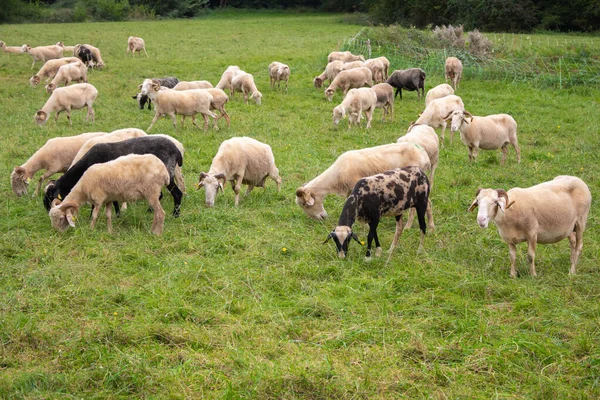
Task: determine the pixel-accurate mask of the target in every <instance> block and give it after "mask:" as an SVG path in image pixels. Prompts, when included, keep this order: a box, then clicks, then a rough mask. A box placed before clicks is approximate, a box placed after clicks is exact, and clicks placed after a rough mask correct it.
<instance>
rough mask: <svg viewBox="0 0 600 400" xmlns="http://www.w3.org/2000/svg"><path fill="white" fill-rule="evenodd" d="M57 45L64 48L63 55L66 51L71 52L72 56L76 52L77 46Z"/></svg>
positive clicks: (62, 43)
mask: <svg viewBox="0 0 600 400" xmlns="http://www.w3.org/2000/svg"><path fill="white" fill-rule="evenodd" d="M56 45H57V46H60V47H62V48H63V53H64V52H65V51H68V52H70V53H71V54H73V52H74V50H75V46H65V43H64V42H58V43H56Z"/></svg>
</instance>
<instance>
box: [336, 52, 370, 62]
mask: <svg viewBox="0 0 600 400" xmlns="http://www.w3.org/2000/svg"><path fill="white" fill-rule="evenodd" d="M336 60H340V61H343V62H351V61H365V57H364V56H362V55H357V56H355V55H354V54H352V53H350V52H349V51H334V52H332V53H329V55H328V56H327V62H328V63H330V62H332V61H336Z"/></svg>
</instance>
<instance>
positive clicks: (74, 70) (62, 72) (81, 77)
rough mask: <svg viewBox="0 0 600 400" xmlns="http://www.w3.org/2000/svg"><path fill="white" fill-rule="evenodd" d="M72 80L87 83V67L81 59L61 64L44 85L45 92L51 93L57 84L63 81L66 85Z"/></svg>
mask: <svg viewBox="0 0 600 400" xmlns="http://www.w3.org/2000/svg"><path fill="white" fill-rule="evenodd" d="M72 81H77V82H86V83H87V67H86V66H85V65H84V64H83V62H81V60H79V61H77V62H73V63H69V64H65V65H62V66H61V67H60V68H59V69H58V72H57V73H56V75H55V76H54V78H53V79H52V82H50V83H49V84H48V85H47V86H46V92H48V93H52V92H54V90H55V89H56V88H57V87H58V85H60V84H62V83H64V84H65V86H68V85H69V84H70V83H71V82H72Z"/></svg>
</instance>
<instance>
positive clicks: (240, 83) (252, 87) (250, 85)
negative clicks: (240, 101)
mask: <svg viewBox="0 0 600 400" xmlns="http://www.w3.org/2000/svg"><path fill="white" fill-rule="evenodd" d="M236 91H237V92H242V93H243V94H244V103H246V104H248V95H250V99H252V100H254V102H255V103H256V104H258V105H259V106H260V104H261V99H262V93H261V92H259V91H258V89H257V87H256V84H255V83H254V77H253V76H252V74H249V73H247V72H244V71H238V72H236V73H235V74H234V75H233V78H231V98H232V99H233V93H234V92H236Z"/></svg>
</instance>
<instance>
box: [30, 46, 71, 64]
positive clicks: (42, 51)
mask: <svg viewBox="0 0 600 400" xmlns="http://www.w3.org/2000/svg"><path fill="white" fill-rule="evenodd" d="M21 51H22V52H23V53H27V54H29V55H30V56H31V58H32V59H33V62H32V63H31V69H33V66H34V65H35V63H36V61H43V62H46V61H48V60H53V59H56V58H61V57H62V56H63V51H64V49H63V48H62V47H61V46H57V45H55V44H54V45H52V46H38V47H31V46H29V45H26V44H24V45H23V46H22V47H21Z"/></svg>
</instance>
